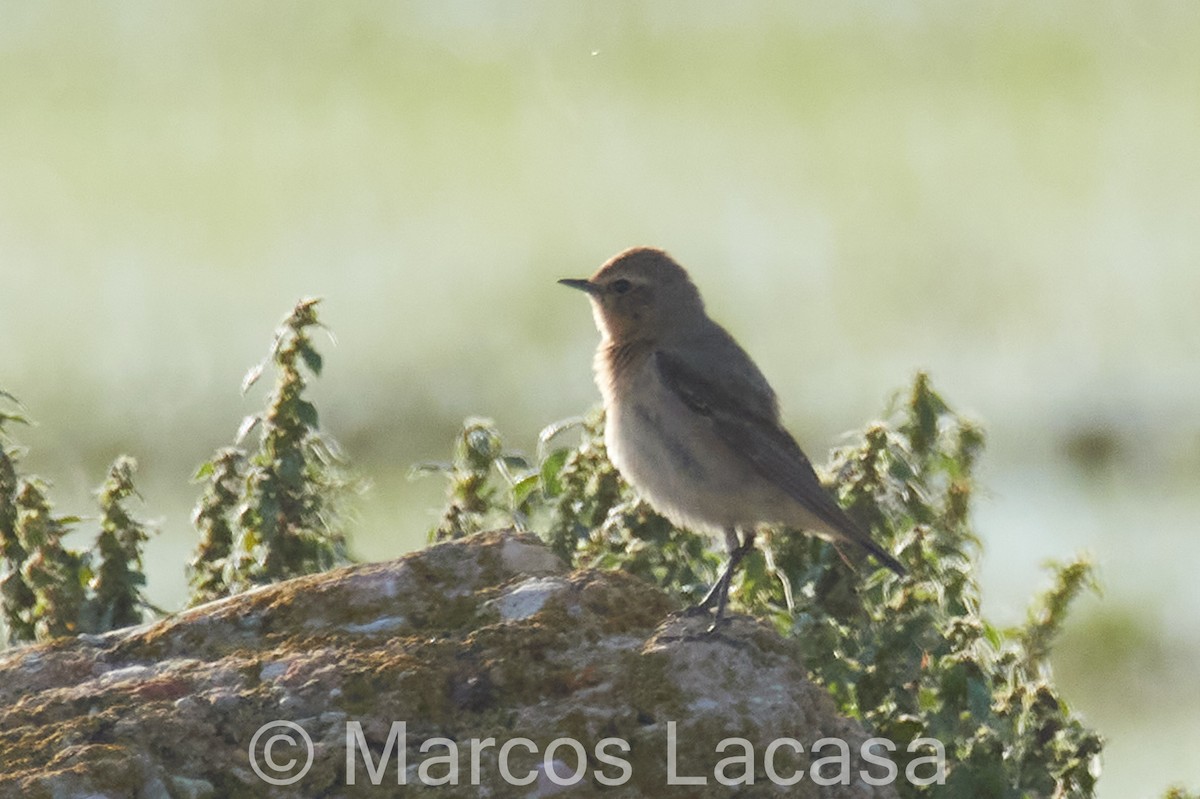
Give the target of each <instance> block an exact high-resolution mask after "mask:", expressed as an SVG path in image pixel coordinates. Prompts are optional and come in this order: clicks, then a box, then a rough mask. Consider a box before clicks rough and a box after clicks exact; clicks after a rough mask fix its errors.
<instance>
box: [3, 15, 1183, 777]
mask: <svg viewBox="0 0 1200 799" xmlns="http://www.w3.org/2000/svg"><path fill="white" fill-rule="evenodd" d="M1198 43H1200V6H1198V5H1197V4H1196V3H1195V2H1192V1H1191V0H1187V1H1186V2H1184V1H1183V0H1180V1H1179V2H1158V1H1157V0H1151V1H1150V2H1144V3H1137V4H1135V3H1112V2H1095V0H1091V1H1089V2H1084V0H1070V1H1069V2H1049V3H1046V2H1033V1H1032V0H1030V1H1029V2H1008V3H1004V2H990V3H977V4H965V3H959V2H950V1H949V0H944V1H943V2H893V3H882V4H881V3H868V2H857V1H855V0H851V1H850V2H842V3H832V4H831V3H792V2H762V3H733V2H727V3H668V2H663V3H655V4H653V5H651V4H649V3H645V4H634V3H622V2H611V0H607V1H605V2H574V3H555V2H544V3H529V2H523V3H478V2H466V1H464V0H439V1H438V2H405V3H384V2H339V3H317V2H304V3H296V4H290V5H287V6H279V5H276V4H270V5H268V4H261V3H246V2H232V1H231V0H230V1H228V2H225V1H221V2H191V3H173V4H167V5H164V4H161V3H153V2H148V1H147V2H116V3H109V4H69V3H63V2H50V3H16V2H4V3H2V4H0V388H3V389H5V390H8V391H10V392H12V393H13V394H15V395H17V396H18V397H19V398H20V399H21V400H22V401H23V402H24V404H25V406H26V407H27V409H28V411H29V413H30V415H32V416H33V417H35V418H36V419H37V420H38V421H39V423H40V424H39V426H37V427H35V428H32V429H23V428H19V429H16V430H14V432H15V433H16V434H17V435H18V436H19V438H20V440H21V441H22V442H23V443H24V444H27V445H29V447H30V448H31V450H30V453H29V455H28V457H27V458H26V461H25V463H26V466H27V468H28V469H29V470H32V471H35V472H37V473H40V474H42V475H43V476H45V477H47V478H49V479H50V480H52V481H53V482H54V490H53V492H52V496H53V497H54V498H55V499H56V500H57V503H58V510H59V512H63V513H65V512H74V513H81V514H87V513H91V512H92V511H91V505H90V502H91V498H90V493H91V491H92V489H93V488H94V487H95V486H96V485H98V484H99V482H100V480H101V479H102V477H103V474H104V468H105V466H106V465H107V463H108V462H109V461H110V460H111V459H112V458H113V457H114V456H115V455H116V454H118V453H120V452H127V453H130V454H132V455H134V456H136V457H137V458H138V459H139V460H140V462H141V466H142V471H141V474H140V486H141V491H142V494H143V495H144V497H145V505H144V508H143V510H144V515H145V516H147V517H149V518H152V519H155V520H157V521H158V522H159V525H160V529H161V532H160V534H159V535H158V536H157V537H156V538H155V539H154V541H153V542H152V543H151V545H150V550H149V560H150V563H149V568H150V593H151V595H152V598H153V599H154V600H156V601H157V602H159V603H160V604H162V605H164V606H166V607H169V608H174V607H178V605H179V604H180V602H181V601H182V599H183V597H184V581H183V579H182V566H183V563H184V561H185V560H186V557H187V555H188V553H189V552H190V550H191V548H192V546H193V544H194V533H193V532H192V530H191V528H190V525H189V520H188V517H189V513H190V508H191V505H192V503H193V502H194V500H195V497H196V491H195V488H194V487H193V486H190V485H189V484H188V478H189V476H190V475H191V473H192V471H193V470H194V468H195V467H196V465H197V464H198V463H200V462H201V461H202V460H204V459H205V458H207V457H208V456H209V455H210V454H211V452H212V451H213V449H214V448H216V447H217V446H220V445H223V444H226V443H229V442H230V441H231V440H232V437H233V434H234V431H235V430H236V428H237V426H238V423H239V421H240V419H241V417H242V416H243V415H244V414H246V413H251V412H253V411H254V410H256V409H257V408H258V407H260V406H261V404H262V399H263V397H262V394H261V392H256V393H252V395H251V396H249V397H246V398H243V397H241V396H240V395H239V393H238V386H239V382H240V379H241V377H242V375H243V373H244V372H245V370H246V369H247V368H248V367H249V366H250V365H251V364H253V363H255V362H257V361H258V360H259V359H261V358H262V356H263V355H264V354H265V352H266V350H267V347H268V345H269V342H270V336H271V331H272V329H273V326H274V325H275V323H276V322H277V321H278V320H279V319H280V318H281V317H282V316H283V315H284V314H285V312H287V311H288V310H289V309H290V308H291V306H292V304H293V303H294V302H295V300H296V299H297V298H298V297H300V296H302V295H319V296H323V297H324V298H325V303H324V304H323V305H322V316H323V319H324V320H325V321H326V322H327V323H328V324H329V325H330V326H331V327H332V328H333V329H334V331H335V332H336V334H337V339H338V344H337V346H336V347H334V346H331V345H328V344H326V345H325V346H324V347H323V351H324V352H325V355H326V373H325V376H324V378H323V379H322V380H320V381H319V382H318V383H317V385H316V386H315V389H314V393H315V398H316V401H317V402H318V405H319V407H320V408H321V410H322V414H323V422H324V423H325V425H326V426H327V427H328V428H329V429H330V430H331V431H332V432H333V434H334V435H335V436H337V437H338V438H339V439H340V440H341V441H342V443H343V444H344V445H345V447H346V448H347V450H348V451H349V454H350V456H351V457H352V458H353V460H354V461H355V463H356V464H357V466H358V467H359V469H360V471H361V472H362V473H364V474H365V475H366V476H367V477H369V478H370V479H371V480H372V482H373V483H374V487H373V489H372V490H371V492H370V493H369V494H368V495H367V496H366V497H364V499H363V500H362V502H361V504H360V511H361V513H360V517H361V518H360V524H359V526H358V529H356V530H355V531H354V532H353V543H354V547H355V550H356V552H357V554H358V555H359V556H360V557H362V558H366V559H382V558H388V557H393V556H396V555H399V554H401V553H403V552H405V551H408V550H410V549H413V548H415V547H418V546H420V545H421V544H422V543H423V540H424V533H425V529H426V528H427V527H428V526H429V525H430V524H431V523H432V522H433V520H434V517H435V515H436V508H437V507H438V506H439V504H440V501H441V490H442V486H441V485H440V484H439V483H438V482H437V481H436V480H432V479H431V480H426V481H424V482H417V483H413V482H409V481H407V480H406V477H405V475H406V471H407V469H408V467H409V465H410V464H411V463H413V462H415V461H421V460H429V459H438V458H444V457H446V456H447V455H448V454H449V449H450V444H451V441H452V439H453V436H454V433H455V431H456V429H457V428H458V426H459V424H460V422H461V420H462V417H464V416H465V415H468V414H482V415H487V416H491V417H493V418H495V419H496V420H497V422H498V423H499V425H500V426H501V429H502V430H504V431H506V433H507V435H508V443H509V444H510V446H512V447H513V448H515V449H523V450H525V451H532V450H533V448H534V442H535V437H536V432H537V430H538V429H539V428H540V427H541V426H542V425H544V424H546V423H549V422H552V421H555V420H558V419H560V418H563V417H567V416H571V415H574V414H577V413H580V412H582V411H583V410H585V409H586V408H588V407H589V406H591V405H592V404H593V403H595V402H597V400H598V395H597V393H596V391H595V389H594V387H593V386H592V384H591V378H590V371H589V367H590V353H591V350H592V348H593V346H594V344H595V333H594V331H593V329H592V326H591V319H590V314H589V312H588V309H587V306H586V303H585V302H584V300H583V298H582V297H579V296H577V295H575V294H572V293H570V292H567V291H566V290H564V289H562V288H560V287H558V286H556V285H555V284H554V280H555V279H556V278H559V277H581V276H586V275H588V274H590V273H591V272H592V271H593V270H594V269H595V268H596V267H597V266H598V265H599V264H600V263H601V262H602V261H603V260H605V259H606V258H607V257H608V256H610V255H611V254H613V253H615V252H616V251H618V250H620V249H623V248H624V247H627V246H630V245H633V244H654V245H658V246H662V247H665V248H667V249H668V250H670V251H671V252H672V253H673V254H674V255H675V256H676V257H677V258H678V259H679V260H680V261H681V262H682V263H683V264H685V265H686V266H688V267H689V268H690V270H691V271H692V273H693V276H694V278H695V280H696V282H697V283H698V284H699V285H700V287H701V289H702V290H703V291H704V293H705V296H706V298H707V300H708V304H709V307H710V310H711V312H712V313H713V315H714V316H715V317H717V318H718V319H719V320H720V321H722V322H724V323H725V324H726V326H727V327H729V328H730V329H731V330H732V331H733V332H734V333H735V334H736V335H737V336H738V338H739V339H740V340H741V341H742V343H743V344H744V345H746V347H747V349H749V350H750V351H751V352H752V353H754V355H755V356H756V358H757V359H758V360H759V363H760V365H761V366H762V367H763V369H764V371H765V372H766V374H767V375H768V377H770V378H771V379H772V381H773V382H774V384H775V386H776V388H777V390H778V391H779V394H780V396H781V398H782V401H783V405H784V410H785V414H786V417H787V419H788V422H789V424H790V426H791V427H792V429H793V430H794V431H795V432H796V433H797V435H798V437H799V438H800V440H801V442H802V443H803V444H804V445H805V446H806V448H807V449H808V450H809V451H810V452H811V453H812V454H813V456H814V459H815V460H817V461H821V460H823V459H824V453H825V451H826V450H827V449H828V448H829V447H831V446H833V445H835V444H836V443H838V441H839V435H840V434H841V433H842V432H843V431H846V430H849V429H853V428H858V427H861V426H862V425H863V424H864V423H866V422H867V421H869V420H870V419H871V418H872V416H873V415H875V414H878V413H879V412H880V409H881V408H882V407H883V403H884V401H885V399H886V398H887V396H888V395H889V393H890V392H892V391H894V390H896V389H898V388H900V387H902V386H904V385H906V383H907V382H908V380H909V379H910V377H911V375H912V373H913V372H914V371H915V370H916V369H918V368H926V369H929V370H930V371H931V372H932V375H933V378H934V383H935V385H936V386H937V387H938V388H939V389H941V390H942V391H943V392H944V393H945V394H946V395H947V396H948V397H949V398H950V399H951V400H952V401H953V402H955V403H956V404H957V405H958V406H959V407H960V408H961V409H963V410H966V411H967V412H969V414H970V415H972V416H973V417H974V418H976V419H978V420H980V421H981V422H982V423H983V424H984V425H985V426H986V428H987V429H988V431H989V434H990V449H989V452H988V454H987V456H986V459H985V463H984V466H983V471H982V475H983V482H984V484H985V496H984V497H983V498H982V500H981V502H980V504H979V506H978V510H977V520H978V528H979V530H980V532H981V534H982V536H983V538H984V540H985V544H986V546H987V553H986V556H985V559H984V564H983V581H984V585H985V590H986V596H987V602H988V606H987V612H988V613H989V614H990V615H992V616H993V617H995V618H998V619H999V620H1001V621H1007V622H1015V621H1017V620H1018V619H1019V618H1020V614H1021V613H1022V612H1023V608H1024V605H1025V603H1026V601H1027V599H1028V598H1029V596H1030V595H1031V594H1032V593H1033V592H1034V591H1035V590H1036V589H1037V588H1038V587H1039V586H1040V585H1041V584H1042V573H1041V571H1040V569H1039V566H1040V564H1041V563H1042V562H1043V561H1044V560H1046V559H1047V558H1051V557H1065V556H1067V555H1069V554H1071V553H1073V552H1075V551H1078V550H1086V551H1090V552H1091V553H1093V555H1094V556H1095V558H1096V560H1097V561H1098V563H1099V564H1100V567H1101V574H1102V578H1103V582H1104V585H1105V595H1104V597H1103V598H1102V599H1097V598H1090V599H1088V600H1086V601H1084V602H1082V603H1081V604H1080V606H1079V608H1078V609H1077V612H1076V613H1075V614H1074V624H1073V625H1072V627H1071V628H1070V629H1069V630H1068V632H1067V634H1066V636H1065V640H1064V642H1063V644H1062V646H1061V647H1060V652H1059V655H1058V657H1057V660H1056V670H1057V677H1058V679H1059V682H1060V683H1061V685H1062V686H1063V688H1064V690H1065V693H1066V694H1067V696H1068V698H1069V699H1070V700H1071V701H1072V702H1073V703H1074V704H1075V705H1076V706H1077V708H1079V709H1080V710H1081V711H1083V712H1084V714H1085V715H1086V717H1087V718H1088V720H1089V721H1090V722H1091V723H1092V724H1093V725H1094V726H1096V727H1098V728H1099V729H1100V730H1101V731H1102V732H1103V733H1104V734H1105V735H1106V736H1107V737H1108V739H1109V746H1108V749H1107V753H1106V757H1105V763H1106V768H1105V778H1104V779H1103V780H1102V781H1101V786H1102V791H1101V795H1102V796H1103V797H1108V798H1113V799H1115V798H1116V797H1121V798H1124V797H1137V796H1151V795H1155V794H1159V793H1161V791H1162V788H1163V787H1165V786H1166V785H1167V784H1168V783H1170V782H1178V781H1182V782H1189V783H1190V784H1191V785H1192V786H1196V785H1197V784H1200V760H1197V758H1196V757H1195V748H1196V746H1197V744H1198V743H1200V721H1197V719H1200V691H1197V690H1196V686H1197V669H1196V666H1195V663H1196V662H1197V659H1198V658H1200V580H1198V579H1197V576H1196V574H1197V572H1196V566H1195V562H1196V560H1197V558H1198V557H1200V535H1198V533H1200V530H1198V524H1197V521H1198V520H1200V490H1198V487H1200V480H1198V478H1200V414H1198V413H1197V409H1198V408H1197V406H1198V402H1197V398H1198V394H1200V357H1198V356H1200V322H1198V321H1197V314H1196V311H1195V307H1196V302H1197V299H1198V298H1200V46H1197V45H1198ZM89 535H90V533H89ZM76 543H77V545H80V546H82V545H84V544H86V543H87V542H86V541H79V542H76Z"/></svg>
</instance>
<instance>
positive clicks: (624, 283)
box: [612, 278, 633, 294]
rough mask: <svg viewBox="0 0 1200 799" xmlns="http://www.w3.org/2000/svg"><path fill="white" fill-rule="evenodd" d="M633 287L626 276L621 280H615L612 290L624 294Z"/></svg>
mask: <svg viewBox="0 0 1200 799" xmlns="http://www.w3.org/2000/svg"><path fill="white" fill-rule="evenodd" d="M631 288H633V284H632V283H630V282H629V281H628V280H626V279H625V278H621V279H620V280H614V281H613V282H612V290H613V293H614V294H624V293H625V292H627V291H629V290H630V289H631Z"/></svg>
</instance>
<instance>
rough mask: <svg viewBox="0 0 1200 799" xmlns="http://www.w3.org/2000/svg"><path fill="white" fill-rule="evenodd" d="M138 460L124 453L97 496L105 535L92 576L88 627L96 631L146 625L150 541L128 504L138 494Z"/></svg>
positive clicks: (100, 540)
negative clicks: (145, 559)
mask: <svg viewBox="0 0 1200 799" xmlns="http://www.w3.org/2000/svg"><path fill="white" fill-rule="evenodd" d="M135 471H137V461H135V460H134V459H133V458H131V457H129V456H128V455H121V456H120V457H118V458H117V459H116V460H115V461H113V464H112V466H111V467H110V468H109V470H108V477H107V479H105V481H104V485H102V486H101V487H100V491H99V492H98V497H99V502H100V535H99V536H97V538H96V545H95V553H96V560H97V564H96V570H95V576H94V577H93V578H92V582H91V586H90V587H91V590H92V598H91V601H90V602H89V608H90V612H91V614H92V616H93V618H94V621H92V622H91V623H90V624H89V625H88V626H89V627H91V628H92V629H95V630H115V629H117V628H119V627H128V626H129V625H132V624H138V623H140V622H141V621H142V608H144V607H146V606H147V603H146V599H145V597H144V596H143V595H142V588H143V587H144V586H145V585H146V575H145V572H144V571H143V568H142V546H143V544H145V543H146V540H147V538H148V536H147V534H146V525H145V524H143V523H142V522H139V521H138V520H136V519H134V518H133V517H132V516H131V515H130V514H129V511H128V509H127V508H126V507H125V501H126V500H127V499H129V497H130V496H132V495H134V494H136V493H137V492H136V491H135V490H134V487H133V474H134V472H135Z"/></svg>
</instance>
